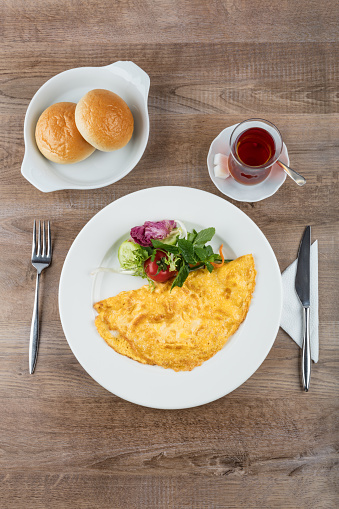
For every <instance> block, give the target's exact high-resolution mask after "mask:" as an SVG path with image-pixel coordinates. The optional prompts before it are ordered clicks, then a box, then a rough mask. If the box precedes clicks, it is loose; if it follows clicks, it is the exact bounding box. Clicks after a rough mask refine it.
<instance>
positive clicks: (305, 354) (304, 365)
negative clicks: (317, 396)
mask: <svg viewBox="0 0 339 509" xmlns="http://www.w3.org/2000/svg"><path fill="white" fill-rule="evenodd" d="M303 332H304V335H303V350H302V356H301V372H302V378H303V388H304V391H305V392H308V389H309V388H310V379H311V345H310V308H309V307H308V308H303Z"/></svg>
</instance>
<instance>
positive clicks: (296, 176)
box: [277, 160, 306, 186]
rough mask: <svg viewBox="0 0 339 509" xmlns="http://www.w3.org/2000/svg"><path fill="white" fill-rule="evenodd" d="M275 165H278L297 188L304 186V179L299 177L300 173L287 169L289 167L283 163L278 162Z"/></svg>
mask: <svg viewBox="0 0 339 509" xmlns="http://www.w3.org/2000/svg"><path fill="white" fill-rule="evenodd" d="M277 163H278V164H279V166H281V167H282V169H283V170H284V172H285V173H287V175H288V176H289V177H291V179H292V180H294V182H296V183H297V184H298V186H304V185H305V184H306V179H304V177H303V176H302V175H300V173H298V172H296V171H295V170H292V168H289V166H287V165H286V164H285V163H282V162H281V161H279V160H278V161H277Z"/></svg>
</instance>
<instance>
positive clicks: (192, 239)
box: [187, 230, 198, 243]
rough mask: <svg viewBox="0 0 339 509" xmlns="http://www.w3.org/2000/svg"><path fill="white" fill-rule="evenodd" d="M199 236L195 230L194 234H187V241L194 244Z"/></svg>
mask: <svg viewBox="0 0 339 509" xmlns="http://www.w3.org/2000/svg"><path fill="white" fill-rule="evenodd" d="M197 235H198V234H197V232H196V231H195V230H193V231H192V232H187V240H188V241H189V242H192V243H193V242H194V239H195V238H196V236H197Z"/></svg>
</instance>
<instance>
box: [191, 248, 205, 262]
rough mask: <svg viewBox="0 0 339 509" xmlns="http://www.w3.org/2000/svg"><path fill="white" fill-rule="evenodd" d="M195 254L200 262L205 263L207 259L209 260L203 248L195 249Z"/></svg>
mask: <svg viewBox="0 0 339 509" xmlns="http://www.w3.org/2000/svg"><path fill="white" fill-rule="evenodd" d="M194 253H195V255H196V257H197V258H198V260H200V261H201V262H203V261H205V260H206V258H208V257H207V253H206V250H205V249H204V248H202V247H195V248H194Z"/></svg>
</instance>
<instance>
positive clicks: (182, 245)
mask: <svg viewBox="0 0 339 509" xmlns="http://www.w3.org/2000/svg"><path fill="white" fill-rule="evenodd" d="M178 248H179V250H180V252H181V254H182V256H183V257H184V260H185V262H187V263H196V261H197V260H196V258H195V256H194V249H193V244H192V242H190V241H189V240H186V239H179V240H178Z"/></svg>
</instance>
